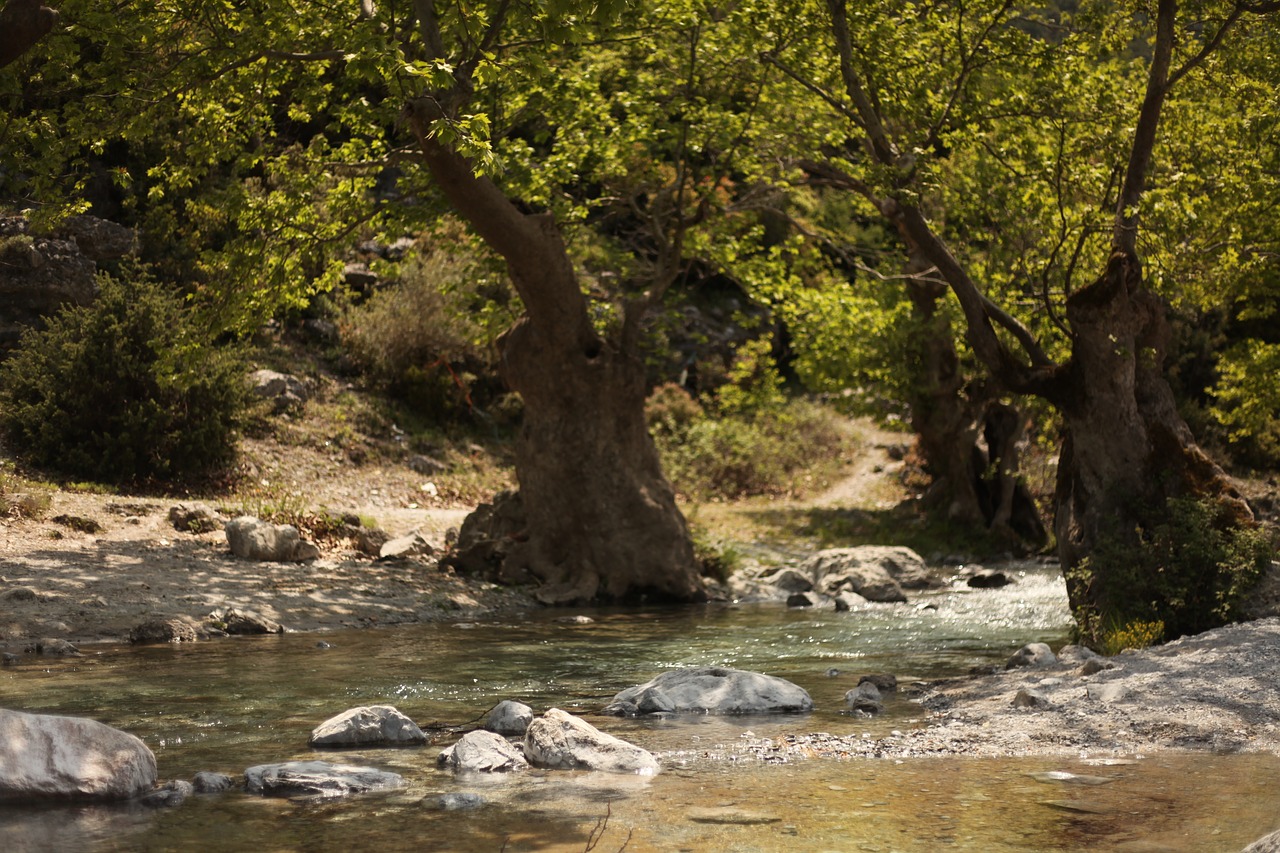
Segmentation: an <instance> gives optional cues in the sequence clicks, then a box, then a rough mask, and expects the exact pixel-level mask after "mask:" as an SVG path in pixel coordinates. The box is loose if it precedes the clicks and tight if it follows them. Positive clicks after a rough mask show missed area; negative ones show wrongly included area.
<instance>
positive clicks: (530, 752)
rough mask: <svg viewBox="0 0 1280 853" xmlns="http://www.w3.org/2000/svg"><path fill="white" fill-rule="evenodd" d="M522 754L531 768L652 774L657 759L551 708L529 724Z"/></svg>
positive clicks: (646, 751) (632, 745)
mask: <svg viewBox="0 0 1280 853" xmlns="http://www.w3.org/2000/svg"><path fill="white" fill-rule="evenodd" d="M524 755H525V758H526V759H528V761H529V763H530V764H532V765H533V766H534V767H545V768H548V769H552V770H598V771H603V772H605V773H634V774H638V775H641V776H652V775H654V774H656V773H657V772H658V769H659V768H658V760H657V759H656V758H654V757H653V754H652V753H650V752H649V751H648V750H645V749H641V748H640V747H638V746H636V745H635V744H632V743H627V742H626V741H625V740H622V739H621V738H616V737H614V736H613V735H610V734H606V733H604V732H602V731H600V730H599V729H597V728H596V727H595V726H593V725H591V724H590V723H588V722H586V721H585V720H581V719H579V718H577V717H574V716H573V715H571V714H568V713H566V712H564V711H561V710H560V709H559V708H551V709H550V710H548V711H547V712H546V713H545V714H543V715H542V716H541V717H538V718H537V719H536V720H534V721H533V722H532V723H530V724H529V730H528V731H526V732H525V734H524Z"/></svg>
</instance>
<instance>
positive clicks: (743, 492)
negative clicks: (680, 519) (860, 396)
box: [646, 340, 843, 500]
mask: <svg viewBox="0 0 1280 853" xmlns="http://www.w3.org/2000/svg"><path fill="white" fill-rule="evenodd" d="M768 350H769V344H768V341H767V340H763V341H757V342H754V343H749V344H746V345H744V346H743V347H742V349H741V350H740V356H739V358H738V359H737V360H736V361H735V363H734V366H733V367H732V369H731V371H730V373H731V377H732V381H731V382H729V383H728V384H726V385H723V386H721V387H720V388H719V389H718V390H717V391H716V392H715V393H714V394H713V395H711V397H710V398H709V399H707V400H706V401H705V403H699V402H698V401H696V400H694V399H693V398H692V397H690V396H689V394H688V393H687V392H685V391H684V390H683V389H681V388H679V387H678V386H675V385H664V386H660V387H659V388H657V389H655V390H654V392H653V393H652V394H651V395H650V397H649V400H648V402H647V405H646V415H647V417H648V422H649V427H650V431H651V433H652V434H653V437H654V441H655V443H656V444H657V445H658V452H659V455H660V456H661V458H662V463H663V467H664V469H665V470H666V471H667V474H668V476H669V477H670V478H671V481H672V483H673V484H674V485H675V487H676V490H677V491H678V492H680V493H681V494H684V495H686V496H688V497H690V498H693V499H696V500H732V499H736V498H744V497H750V496H753V495H788V494H796V493H799V492H803V491H804V490H805V487H804V485H803V482H802V479H803V478H804V477H805V476H812V472H813V470H814V468H815V464H814V463H815V460H824V459H826V460H830V459H834V458H838V457H839V451H840V449H841V446H842V443H843V436H842V434H841V432H840V430H839V429H838V427H837V426H836V424H835V417H834V415H833V413H832V412H831V411H830V410H828V409H825V408H822V407H820V406H817V405H814V404H812V403H807V402H805V401H804V400H801V399H792V398H790V397H788V396H787V395H786V394H785V393H784V392H783V391H782V388H781V379H780V378H779V376H778V373H777V367H776V366H775V365H774V364H773V361H772V358H771V357H770V356H769V354H768Z"/></svg>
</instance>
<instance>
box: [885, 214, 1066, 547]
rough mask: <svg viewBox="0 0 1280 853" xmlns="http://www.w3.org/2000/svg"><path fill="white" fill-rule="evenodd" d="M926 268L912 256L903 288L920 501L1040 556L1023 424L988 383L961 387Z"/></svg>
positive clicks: (1040, 528) (1042, 540) (949, 333)
mask: <svg viewBox="0 0 1280 853" xmlns="http://www.w3.org/2000/svg"><path fill="white" fill-rule="evenodd" d="M904 236H905V235H904ZM931 268H932V265H931V264H930V263H929V262H928V261H927V260H925V259H924V258H923V257H921V256H919V255H918V254H917V253H916V252H914V251H913V252H912V261H911V262H910V263H909V264H908V266H907V273H908V274H909V275H910V276H911V277H910V278H908V279H907V280H906V287H907V295H908V298H909V299H910V300H911V304H912V310H913V313H914V317H915V320H916V322H917V324H918V327H919V328H917V330H916V333H915V335H914V336H913V338H912V345H913V346H914V348H915V355H916V359H917V369H918V374H919V375H918V376H917V377H916V384H915V387H914V394H913V395H912V397H911V399H910V401H909V403H910V406H911V428H912V430H913V431H914V432H915V434H916V446H917V449H918V451H919V453H920V455H921V457H922V459H923V462H924V466H925V470H926V471H927V473H928V474H929V475H930V476H931V477H932V478H933V482H932V484H931V485H930V487H929V491H928V493H927V494H926V496H925V500H926V502H927V503H928V504H930V505H931V506H932V507H934V508H938V509H941V510H942V511H943V512H944V513H945V515H946V517H947V518H949V519H951V520H953V521H957V522H959V523H961V524H968V525H972V526H975V527H981V528H983V529H985V530H988V531H990V532H991V533H992V534H994V535H995V536H996V537H997V538H999V539H1002V540H1004V541H1006V542H1008V543H1009V545H1010V546H1011V547H1013V548H1015V549H1018V550H1022V549H1025V548H1030V549H1033V550H1038V549H1040V548H1042V547H1044V545H1045V544H1046V543H1047V541H1048V535H1047V533H1046V531H1045V529H1044V524H1043V523H1042V522H1041V520H1040V511H1039V509H1038V508H1037V507H1036V504H1035V500H1034V499H1033V498H1032V497H1031V492H1030V491H1029V490H1028V489H1027V487H1026V485H1025V484H1024V483H1023V482H1022V481H1021V480H1020V479H1019V476H1018V473H1019V459H1018V457H1019V454H1018V442H1019V441H1020V440H1021V438H1022V432H1023V424H1022V416H1021V414H1020V413H1019V412H1018V410H1017V409H1016V408H1015V407H1014V406H1011V405H1009V404H1007V403H1002V402H1000V400H999V399H998V396H997V395H996V394H995V393H993V389H992V386H991V384H990V383H985V382H984V383H966V382H965V379H964V375H963V373H962V371H961V369H960V359H959V357H958V356H957V355H956V349H955V343H954V341H955V337H954V333H953V330H952V328H951V323H950V322H949V321H948V320H947V318H946V315H945V314H943V313H942V312H941V311H939V310H938V308H939V303H940V302H941V300H942V299H943V297H944V296H945V295H946V293H947V286H946V283H945V282H942V281H939V280H937V279H934V278H932V277H929V276H928V274H927V273H928V271H929V270H930V269H931Z"/></svg>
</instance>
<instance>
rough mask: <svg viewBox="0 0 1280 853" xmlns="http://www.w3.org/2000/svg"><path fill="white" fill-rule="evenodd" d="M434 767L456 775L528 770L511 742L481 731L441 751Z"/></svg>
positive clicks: (518, 751) (526, 763)
mask: <svg viewBox="0 0 1280 853" xmlns="http://www.w3.org/2000/svg"><path fill="white" fill-rule="evenodd" d="M436 763H437V764H439V765H440V766H441V767H447V768H448V769H450V770H453V771H455V772H458V773H506V772H508V771H511V770H523V769H524V768H526V767H528V766H529V762H528V761H526V760H525V757H524V754H523V753H522V752H520V750H519V749H517V748H516V747H515V746H513V745H512V744H511V741H509V740H507V739H506V738H504V737H503V736H502V735H499V734H494V733H493V732H489V731H485V730H483V729H477V730H476V731H474V732H467V733H466V734H465V735H463V736H462V738H461V739H459V741H458V742H457V743H455V744H454V745H453V746H450V747H448V748H446V749H445V750H443V751H442V752H441V753H440V755H439V757H438V758H437V759H436Z"/></svg>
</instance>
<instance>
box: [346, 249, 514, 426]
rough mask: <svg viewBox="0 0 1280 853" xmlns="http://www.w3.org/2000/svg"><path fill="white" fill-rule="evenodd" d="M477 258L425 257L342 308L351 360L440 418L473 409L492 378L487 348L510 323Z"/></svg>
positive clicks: (443, 253) (449, 253)
mask: <svg viewBox="0 0 1280 853" xmlns="http://www.w3.org/2000/svg"><path fill="white" fill-rule="evenodd" d="M495 278H496V277H495V276H494V275H493V274H492V272H491V271H490V270H489V269H488V266H487V261H486V259H485V258H484V257H482V256H479V255H476V254H474V253H472V252H470V251H468V250H466V249H462V250H453V249H450V250H445V249H435V250H431V251H427V252H425V253H424V254H422V255H420V256H416V257H415V258H414V259H412V260H410V261H409V262H408V263H407V264H406V265H405V267H404V268H403V270H402V273H401V276H400V279H399V280H398V281H397V282H396V283H395V284H393V285H390V286H387V287H384V288H382V289H381V290H378V291H377V292H375V293H374V294H373V296H371V297H370V298H369V299H368V300H367V301H366V302H364V303H363V304H360V305H356V306H352V307H351V308H349V309H347V311H346V313H345V314H344V316H343V321H342V340H343V343H344V344H345V346H346V347H347V349H348V350H349V352H350V354H351V356H352V358H353V359H354V360H355V362H356V363H357V364H359V365H360V366H361V368H363V369H364V370H365V371H366V372H367V373H368V374H369V375H370V376H372V377H373V378H374V379H376V380H378V381H379V382H382V383H383V384H384V385H385V386H386V387H387V388H388V389H389V390H390V391H391V392H392V393H393V394H394V395H395V396H397V397H398V398H400V399H402V400H404V401H405V402H407V403H410V404H412V405H414V406H415V408H418V409H419V410H421V411H424V412H430V413H432V414H434V415H447V414H449V413H451V412H454V411H457V410H459V409H462V410H467V409H470V408H471V407H472V405H473V402H474V401H473V400H472V392H473V390H474V388H475V386H476V385H477V383H478V382H479V381H480V380H481V379H482V378H488V377H489V376H490V375H491V374H492V373H493V371H492V368H491V365H490V364H489V358H488V354H487V353H488V345H489V344H490V343H491V342H492V340H493V339H494V338H495V336H496V334H497V332H498V331H499V330H500V329H502V328H505V327H506V325H507V324H508V323H509V322H510V320H512V319H514V317H513V315H512V314H511V313H510V308H509V307H508V306H506V304H505V301H504V299H505V297H506V294H507V288H506V286H505V284H502V283H501V282H498V281H495V280H494V279H495Z"/></svg>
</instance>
